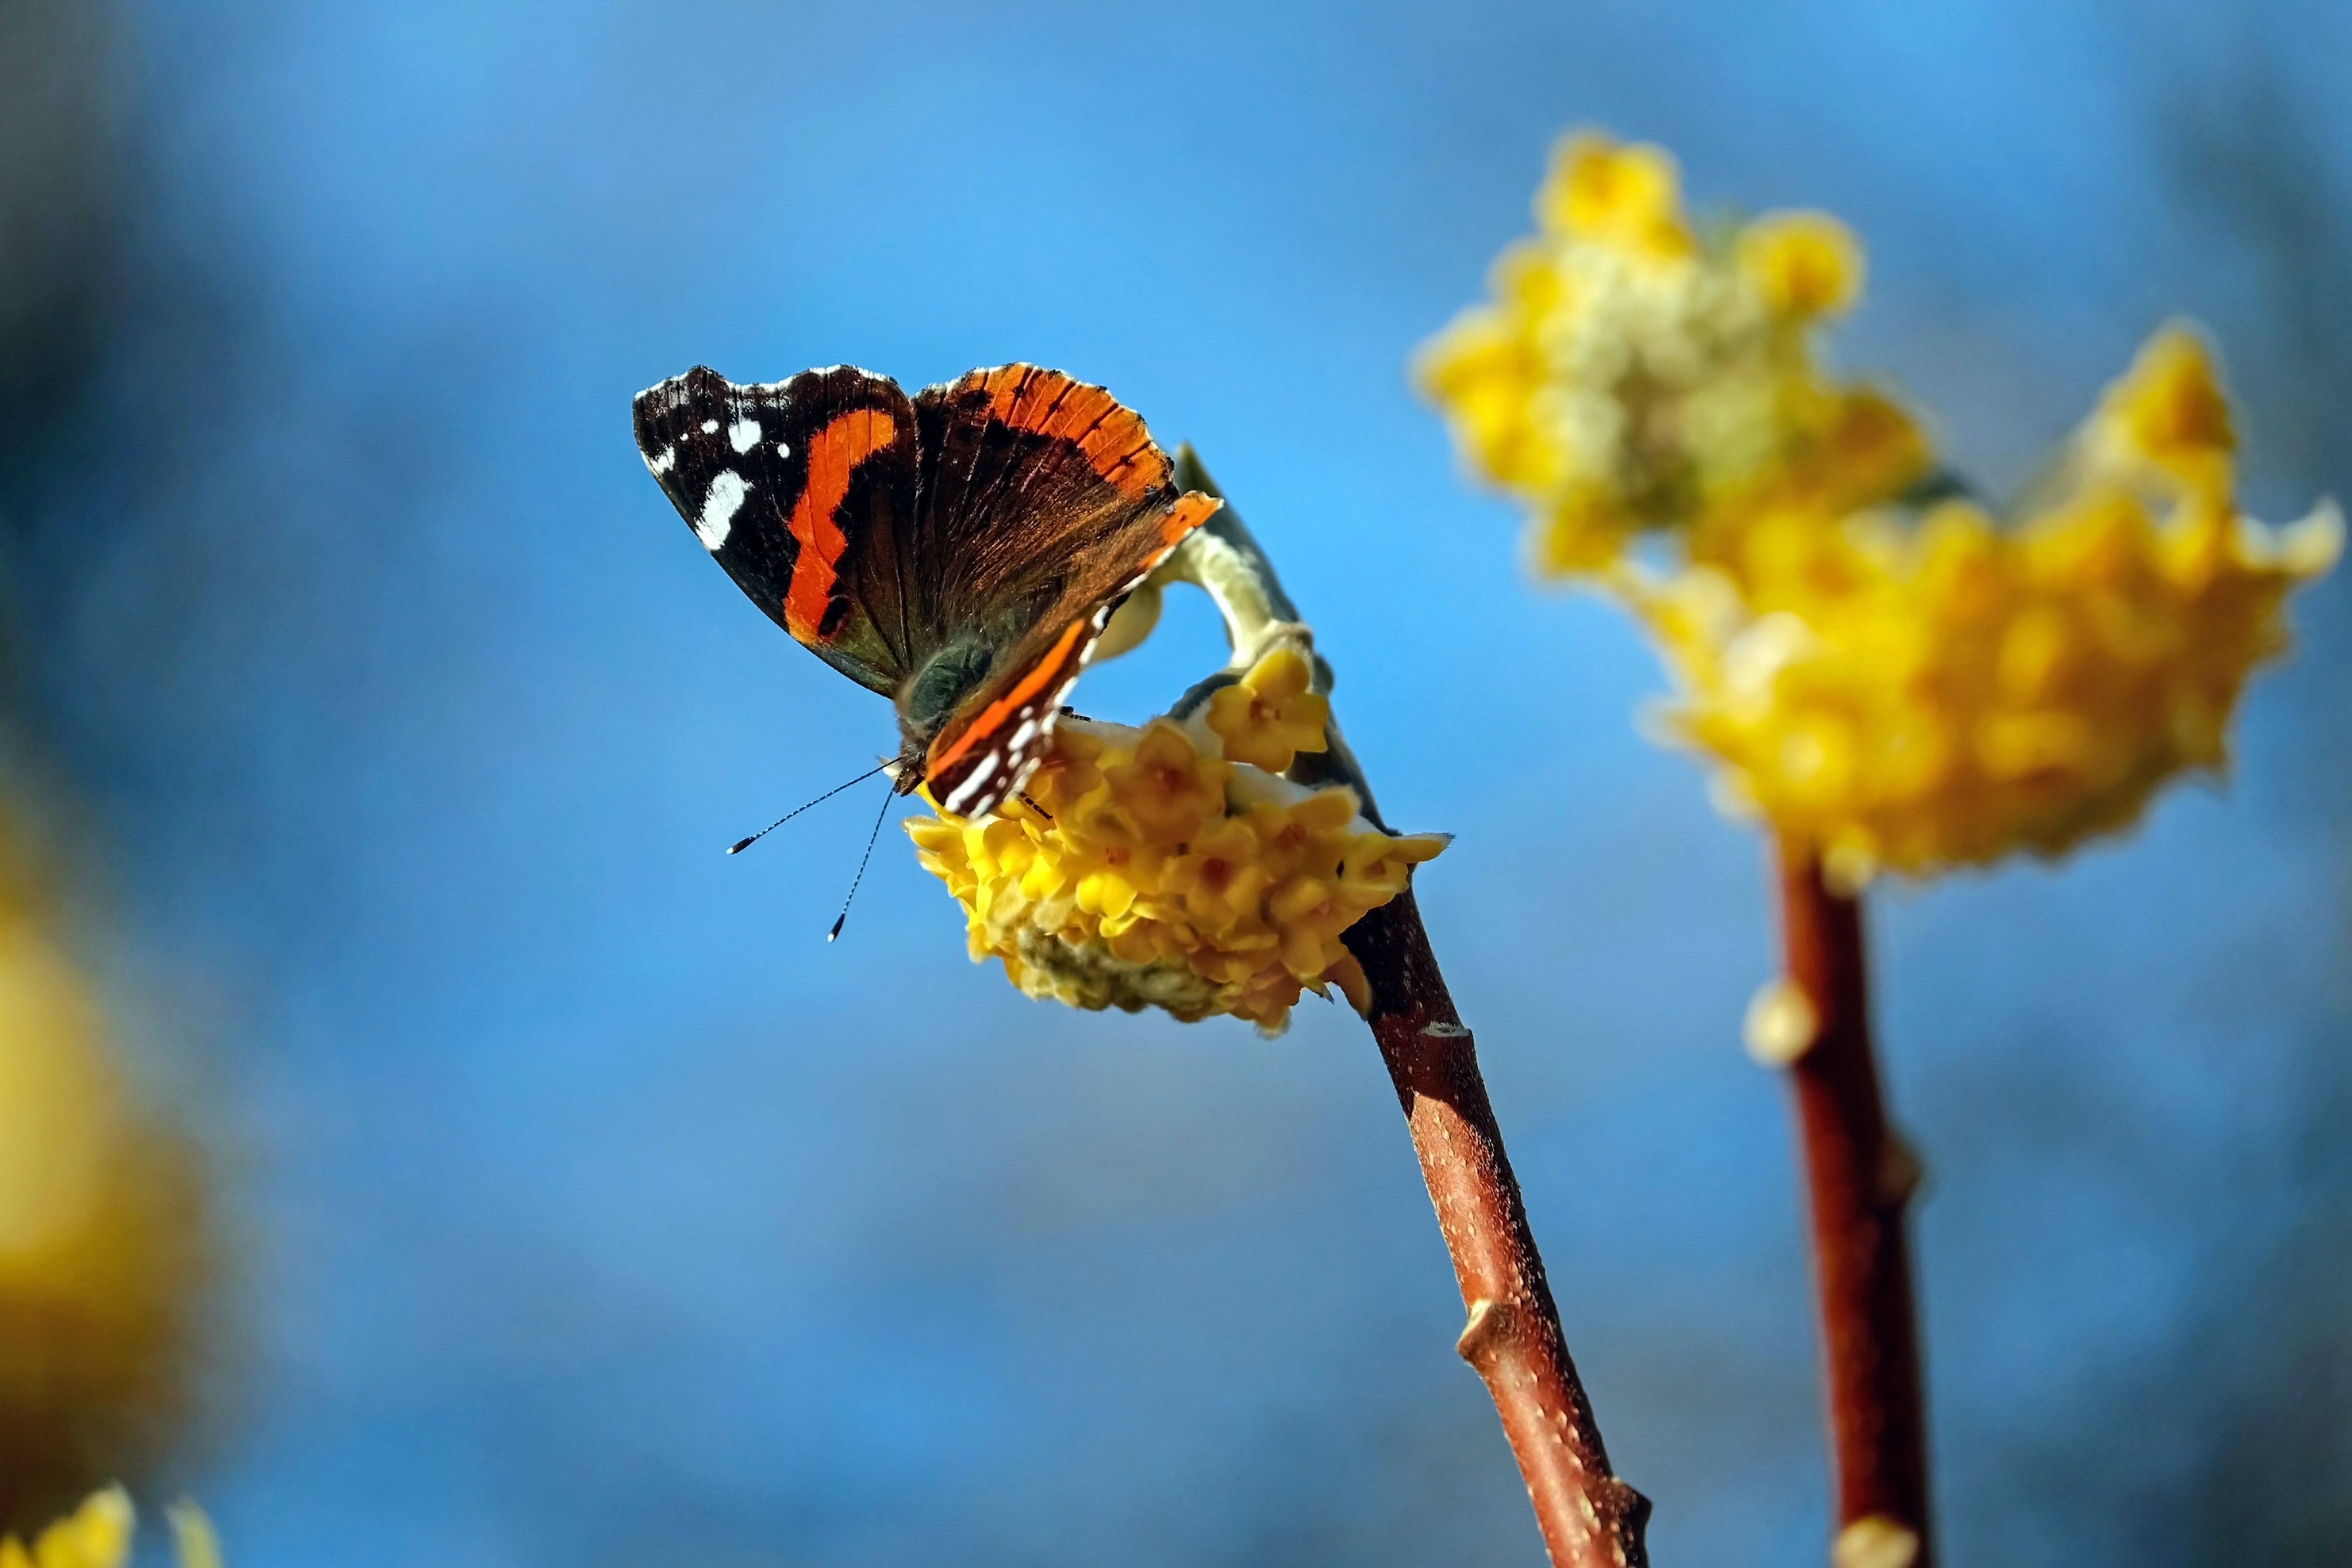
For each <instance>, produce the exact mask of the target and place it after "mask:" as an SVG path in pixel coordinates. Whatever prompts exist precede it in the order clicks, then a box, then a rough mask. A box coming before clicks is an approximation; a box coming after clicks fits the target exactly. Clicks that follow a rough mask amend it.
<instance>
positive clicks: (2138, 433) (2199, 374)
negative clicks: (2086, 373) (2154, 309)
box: [2084, 326, 2238, 493]
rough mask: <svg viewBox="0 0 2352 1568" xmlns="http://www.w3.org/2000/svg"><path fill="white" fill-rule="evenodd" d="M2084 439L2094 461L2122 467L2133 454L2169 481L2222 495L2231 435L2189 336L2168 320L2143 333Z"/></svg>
mask: <svg viewBox="0 0 2352 1568" xmlns="http://www.w3.org/2000/svg"><path fill="white" fill-rule="evenodd" d="M2237 444H2238V442H2237V435H2236V432H2235V430H2234V429H2233V427H2232V426H2231V420H2230V405H2229V401H2228V399H2226V398H2225V397H2224V396H2223V395H2222V393H2221V382H2220V379H2219V378H2218V377H2217V376H2215V374H2213V362H2212V358H2211V356H2210V354H2209V353H2207V352H2206V349H2205V345H2204V343H2203V342H2200V340H2199V339H2198V337H2197V334H2196V333H2195V332H2194V331H2190V330H2189V328H2187V327H2185V326H2171V327H2168V328H2166V329H2165V330H2164V331H2160V332H2158V334H2157V335H2156V336H2155V337H2153V338H2151V339H2149V340H2148V342H2147V346H2146V347H2145V348H2143V349H2141V350H2140V352H2139V357H2138V359H2137V360H2136V361H2135V362H2134V363H2133V364H2132V367H2131V370H2130V372H2129V373H2128V374H2126V375H2125V376H2124V377H2123V378H2122V379H2121V380H2119V381H2117V382H2116V384H2114V385H2113V386H2110V387H2109V388H2107V392H2106V395H2105V397H2104V398H2102V399H2101V400H2100V403H2099V410H2098V412H2097V414H2095V415H2094V416H2092V420H2091V424H2090V426H2089V428H2088V429H2087V430H2085V431H2084V445H2085V446H2086V447H2090V448H2092V453H2093V460H2094V461H2100V462H2104V463H2106V464H2108V465H2110V466H2113V467H2115V468H2119V469H2126V470H2127V469H2128V468H2131V467H2132V466H2133V462H2134V460H2135V459H2137V462H2138V463H2141V464H2145V465H2147V466H2148V467H2151V468H2155V469H2157V470H2158V471H2159V472H2161V473H2163V474H2165V475H2168V476H2169V477H2170V478H2171V479H2174V480H2176V481H2179V482H2181V483H2185V484H2189V485H2191V486H2196V487H2200V488H2202V489H2207V490H2209V491H2210V490H2212V489H2215V487H2217V486H2218V487H2220V490H2221V492H2222V493H2226V491H2227V489H2228V486H2229V482H2230V465H2231V455H2232V454H2233V453H2234V452H2235V451H2236V449H2237Z"/></svg>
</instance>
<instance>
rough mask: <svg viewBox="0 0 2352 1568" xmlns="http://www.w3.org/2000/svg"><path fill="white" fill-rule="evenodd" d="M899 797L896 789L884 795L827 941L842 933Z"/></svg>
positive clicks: (825, 934)
mask: <svg viewBox="0 0 2352 1568" xmlns="http://www.w3.org/2000/svg"><path fill="white" fill-rule="evenodd" d="M896 799H898V791H897V790H895V789H894V790H892V791H891V792H890V793H889V794H888V795H884V796H883V797H882V810H881V814H880V815H879V816H876V817H875V818H874V831H873V832H871V833H869V834H867V835H866V853H865V854H863V855H860V856H859V857H858V858H857V875H856V876H855V877H852V878H851V879H849V897H848V898H846V899H844V900H841V913H839V914H837V915H835V916H834V917H833V929H832V930H831V931H827V932H825V933H824V940H825V941H827V942H832V941H834V940H835V939H836V938H838V937H839V936H840V935H841V927H842V923H843V922H844V921H847V920H848V919H849V906H850V902H851V900H855V899H856V897H857V884H858V883H860V882H862V881H864V880H866V862H867V861H868V860H871V859H873V858H874V841H875V840H876V839H877V838H879V837H882V822H883V819H884V818H885V817H887V816H889V815H890V803H891V802H892V801H894V800H896Z"/></svg>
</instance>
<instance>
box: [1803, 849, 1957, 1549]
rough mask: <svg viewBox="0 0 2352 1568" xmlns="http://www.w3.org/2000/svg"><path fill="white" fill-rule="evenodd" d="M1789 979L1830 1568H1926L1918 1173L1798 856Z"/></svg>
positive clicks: (1847, 915) (1853, 928)
mask: <svg viewBox="0 0 2352 1568" xmlns="http://www.w3.org/2000/svg"><path fill="white" fill-rule="evenodd" d="M1780 910H1781V927H1782V931H1781V937H1782V941H1783V942H1784V943H1785V946H1786V952H1787V965H1788V978H1789V981H1790V984H1792V985H1794V986H1795V987H1796V988H1797V990H1798V992H1799V993H1800V994H1801V995H1802V996H1803V997H1804V999H1805V1002H1806V1004H1807V1005H1808V1006H1809V1007H1810V1009H1811V1017H1812V1022H1813V1032H1812V1037H1811V1044H1810V1046H1807V1047H1804V1048H1803V1049H1802V1050H1801V1054H1799V1055H1798V1056H1797V1057H1796V1058H1795V1059H1794V1060H1793V1061H1791V1062H1790V1064H1789V1077H1790V1084H1791V1086H1792V1087H1793V1088H1794V1089H1795V1091H1796V1105H1797V1124H1798V1133H1799V1137H1800V1140H1801V1143H1802V1145H1803V1154H1804V1171H1805V1185H1806V1192H1807V1196H1808V1207H1809V1209H1810V1211H1811V1223H1812V1253H1813V1283H1814V1287H1815V1292H1816V1296H1817V1299H1818V1302H1819V1310H1820V1316H1821V1335H1822V1374H1823V1385H1824V1386H1823V1397H1824V1400H1825V1402H1826V1405H1827V1407H1828V1409H1827V1414H1828V1421H1829V1431H1830V1452H1831V1458H1832V1463H1833V1465H1834V1467H1835V1470H1836V1486H1837V1522H1838V1526H1839V1536H1838V1546H1837V1549H1836V1550H1835V1551H1834V1552H1832V1562H1833V1563H1836V1564H1838V1568H1848V1565H1849V1564H1853V1565H1857V1568H1858V1565H1860V1564H1864V1563H1868V1564H1871V1565H1873V1568H1875V1565H1877V1564H1885V1568H1928V1563H1929V1559H1930V1552H1929V1545H1928V1529H1927V1526H1928V1517H1927V1434H1926V1402H1925V1399H1924V1397H1923V1394H1922V1393H1921V1385H1920V1376H1919V1331H1918V1321H1917V1314H1916V1309H1915V1306H1914V1303H1913V1299H1912V1288H1911V1260H1910V1255H1909V1249H1908V1247H1907V1244H1906V1237H1905V1234H1904V1215H1905V1210H1906V1206H1907V1205H1908V1204H1909V1202H1910V1197H1911V1194H1912V1191H1913V1190H1914V1189H1915V1188H1916V1186H1917V1184H1918V1177H1919V1170H1918V1165H1917V1163H1916V1161H1915V1160H1914V1159H1913V1158H1912V1155H1911V1153H1910V1152H1909V1150H1907V1149H1906V1147H1905V1146H1904V1144H1903V1141H1902V1139H1901V1138H1900V1137H1898V1136H1897V1135H1896V1134H1895V1131H1894V1130H1893V1128H1892V1127H1891V1126H1890V1125H1889V1123H1888V1121H1887V1116H1886V1106H1885V1100H1883V1099H1882V1098H1881V1095H1880V1092H1879V1083H1878V1068H1877V1064H1876V1063H1875V1062H1874V1060H1873V1058H1872V1054H1871V1044H1870V1016H1869V1001H1870V998H1869V989H1868V984H1867V973H1866V970H1865V968H1864V952H1863V934H1862V910H1861V906H1860V904H1859V903H1858V901H1857V900H1854V899H1853V898H1849V897H1847V896H1845V895H1843V894H1842V893H1838V892H1835V891H1833V890H1832V889H1831V888H1830V886H1829V885H1828V883H1827V882H1825V881H1824V880H1823V879H1822V866H1821V861H1820V859H1819V858H1818V857H1817V856H1816V855H1815V854H1814V853H1813V852H1812V851H1811V849H1810V848H1809V847H1806V846H1803V845H1801V844H1794V843H1789V842H1783V843H1782V844H1781V845H1780Z"/></svg>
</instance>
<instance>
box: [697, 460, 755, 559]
mask: <svg viewBox="0 0 2352 1568" xmlns="http://www.w3.org/2000/svg"><path fill="white" fill-rule="evenodd" d="M750 493H751V486H749V485H747V484H745V483H744V482H743V476H742V475H740V474H739V473H737V472H736V471H735V470H734V469H732V468H722V469H720V470H719V477H718V478H717V479H713V480H711V481H710V493H709V495H707V496H705V497H704V498H703V499H702V515H701V516H700V517H698V518H696V519H695V520H694V536H695V537H696V538H697V539H699V540H700V541H702V548H704V549H705V550H709V551H712V552H716V551H717V550H718V549H719V546H720V545H722V544H724V543H726V542H727V533H728V531H729V530H730V528H732V527H733V526H734V524H735V513H736V511H737V510H739V509H740V507H741V506H742V504H743V498H744V497H745V496H746V495H748V494H750Z"/></svg>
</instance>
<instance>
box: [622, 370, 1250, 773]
mask: <svg viewBox="0 0 2352 1568" xmlns="http://www.w3.org/2000/svg"><path fill="white" fill-rule="evenodd" d="M636 427H637V449H638V450H639V451H640V452H641V453H643V454H644V456H645V459H646V468H650V469H652V470H653V475H654V478H655V479H657V480H659V481H660V483H661V487H662V489H663V491H664V492H665V493H666V494H667V495H668V497H669V499H670V500H671V502H672V503H673V504H675V505H676V506H677V510H678V514H679V515H680V516H681V517H683V518H685V519H686V521H687V523H688V526H689V527H691V528H692V529H693V530H694V533H695V537H696V538H698V539H699V540H701V541H702V544H703V548H704V549H706V550H708V551H709V552H710V553H711V554H713V555H714V556H716V557H718V559H719V564H720V565H721V566H724V567H725V568H727V574H728V575H729V576H730V577H732V578H734V579H735V582H736V584H737V585H738V586H739V587H740V588H741V589H742V590H743V592H744V593H746V594H748V595H751V602H752V603H753V604H755V605H759V606H760V608H761V609H763V610H765V611H766V612H767V613H768V615H769V616H770V617H771V618H772V619H773V620H774V621H775V622H776V623H777V624H778V625H780V626H782V627H783V628H784V629H785V630H786V631H788V632H790V633H792V635H793V637H795V638H797V639H798V640H799V641H800V642H802V643H803V644H805V645H806V646H807V647H809V648H810V649H811V650H812V651H813V652H814V653H815V654H816V656H817V657H818V658H822V659H824V661H825V662H826V663H827V664H830V665H832V666H833V667H834V668H835V669H838V670H840V671H841V672H842V673H843V674H844V675H846V676H848V677H849V678H850V679H852V680H855V681H856V682H857V683H858V684H859V685H861V686H865V687H867V688H870V689H873V690H876V691H879V692H882V693H884V694H885V695H887V696H888V697H889V698H891V699H892V700H894V701H895V702H896V703H897V704H898V734H899V742H898V763H899V765H898V773H897V778H898V791H899V793H900V794H902V795H904V794H909V793H911V792H912V791H913V790H914V789H915V787H916V786H917V785H918V784H923V783H925V782H926V781H928V782H929V784H930V786H931V792H932V798H933V799H935V800H937V801H938V802H939V804H940V805H942V806H943V807H945V808H946V809H947V810H949V811H951V812H953V813H955V814H956V815H958V816H980V815H982V814H983V813H986V812H988V811H992V810H993V809H994V808H995V806H996V805H997V804H998V803H999V802H1000V801H1003V800H1004V799H1005V798H1007V797H1008V796H1010V795H1013V793H1014V792H1016V791H1017V790H1019V789H1020V787H1021V785H1022V784H1023V783H1024V781H1026V780H1027V778H1028V776H1029V774H1030V773H1031V771H1032V770H1034V768H1035V767H1036V765H1037V763H1038V760H1039V759H1040V758H1041V757H1042V756H1044V754H1045V739H1046V737H1047V735H1049V734H1050V733H1051V732H1052V731H1053V727H1054V723H1055V720H1057V719H1058V718H1059V717H1060V715H1061V709H1062V701H1063V699H1064V698H1065V697H1066V696H1067V695H1068V693H1069V689H1070V687H1071V685H1072V684H1073V683H1074V682H1075V681H1076V679H1077V677H1078V671H1079V670H1080V669H1081V668H1083V667H1084V666H1085V665H1086V662H1087V658H1089V657H1090V656H1091V655H1092V654H1093V652H1094V647H1095V643H1096V641H1097V638H1099V637H1101V636H1102V630H1103V627H1104V626H1105V625H1106V624H1107V623H1108V621H1109V619H1110V615H1111V612H1112V611H1113V610H1115V609H1117V608H1118V605H1119V603H1120V601H1122V600H1123V599H1125V598H1126V596H1127V595H1128V594H1129V593H1130V592H1132V591H1133V590H1134V589H1135V588H1136V587H1137V586H1139V584H1141V583H1142V582H1143V579H1144V578H1145V577H1146V576H1148V575H1150V572H1151V569H1152V568H1153V567H1154V566H1157V565H1158V564H1160V562H1161V561H1162V560H1164V559H1165V558H1166V557H1167V555H1168V552H1170V551H1171V550H1173V549H1174V548H1175V547H1176V545H1177V543H1178V542H1180V541H1181V540H1182V539H1183V537H1184V536H1185V535H1186V534H1187V533H1190V532H1191V531H1192V530H1193V529H1195V528H1197V527H1199V526H1200V525H1201V524H1202V522H1203V521H1206V520H1207V519H1208V518H1209V517H1210V516H1211V514H1213V512H1215V511H1216V510H1217V508H1218V507H1219V506H1221V505H1223V502H1221V501H1218V500H1215V499H1214V498H1213V497H1210V496H1205V495H1202V494H1201V493H1199V492H1198V491H1192V492H1187V493H1185V494H1181V495H1180V494H1178V493H1177V490H1176V487H1175V485H1174V484H1173V483H1172V482H1171V479H1170V472H1171V470H1170V466H1169V462H1168V458H1167V456H1166V455H1165V454H1164V453H1162V452H1161V451H1160V448H1159V447H1157V446H1155V445H1154V444H1153V443H1152V439H1151V437H1150V432H1148V431H1147V430H1145V429H1144V427H1143V421H1142V419H1141V418H1140V417H1139V416H1137V415H1136V414H1134V413H1133V412H1132V411H1131V410H1129V409H1128V408H1125V407H1123V406H1121V405H1119V404H1118V402H1117V401H1116V400H1115V399H1113V398H1112V396H1111V395H1110V394H1108V393H1107V392H1105V391H1104V390H1103V389H1102V388H1101V387H1099V386H1090V385H1088V384H1086V383H1085V382H1082V381H1073V380H1071V379H1070V378H1069V377H1068V376H1066V375H1064V374H1062V373H1061V372H1059V371H1054V370H1040V369H1037V368H1036V367H1035V366H1033V365H1025V364H1008V365H1002V366H999V367H998V368H996V369H994V370H975V371H972V372H971V373H970V374H966V375H964V376H963V377H961V379H960V380H957V381H954V382H951V383H949V384H945V385H940V386H928V387H925V388H924V389H923V390H922V391H921V392H919V393H917V394H916V395H915V396H914V397H912V398H911V399H910V398H908V395H906V394H905V393H904V392H902V391H900V390H899V388H898V383H897V382H895V381H892V380H890V379H889V378H888V377H887V376H880V375H875V374H871V373H869V372H866V371H862V370H857V369H855V368H853V367H851V366H848V365H835V366H834V367H832V368H831V369H829V370H810V371H803V372H802V373H801V374H798V375H796V376H793V377H792V378H791V379H790V380H788V381H782V382H776V383H773V384H769V385H763V386H737V385H735V384H732V383H730V382H728V381H725V380H722V379H721V378H720V377H719V374H717V373H716V372H714V371H710V370H708V369H705V368H703V367H701V366H697V367H696V368H694V369H693V370H690V371H688V372H687V373H686V374H684V375H681V376H677V377H674V378H673V379H671V380H668V381H666V382H663V383H662V384H660V385H659V386H656V387H653V388H651V389H650V390H648V391H646V392H643V393H640V394H639V395H637V400H636Z"/></svg>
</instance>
